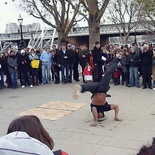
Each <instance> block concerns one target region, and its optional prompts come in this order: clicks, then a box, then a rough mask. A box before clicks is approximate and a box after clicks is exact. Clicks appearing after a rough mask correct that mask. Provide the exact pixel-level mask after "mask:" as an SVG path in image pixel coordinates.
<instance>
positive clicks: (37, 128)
mask: <svg viewBox="0 0 155 155" xmlns="http://www.w3.org/2000/svg"><path fill="white" fill-rule="evenodd" d="M14 131H23V132H26V133H27V134H28V135H29V136H30V137H33V138H35V139H38V140H39V141H40V142H42V143H44V144H45V145H47V146H48V147H49V148H50V149H53V147H54V141H53V139H52V138H51V137H50V136H49V134H48V132H47V131H46V130H45V129H44V127H43V125H42V124H41V122H40V120H39V118H38V117H36V116H34V115H26V116H22V117H19V118H17V119H15V120H13V121H12V122H11V123H10V125H9V127H8V131H7V134H9V133H11V132H14Z"/></svg>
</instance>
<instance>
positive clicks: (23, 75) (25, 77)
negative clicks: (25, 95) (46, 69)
mask: <svg viewBox="0 0 155 155" xmlns="http://www.w3.org/2000/svg"><path fill="white" fill-rule="evenodd" d="M26 81H28V84H29V85H32V79H31V75H30V72H21V85H24V86H25V85H26Z"/></svg>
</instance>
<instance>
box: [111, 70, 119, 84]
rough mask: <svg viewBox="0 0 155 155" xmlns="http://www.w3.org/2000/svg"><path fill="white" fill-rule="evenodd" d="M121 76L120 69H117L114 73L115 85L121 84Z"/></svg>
mask: <svg viewBox="0 0 155 155" xmlns="http://www.w3.org/2000/svg"><path fill="white" fill-rule="evenodd" d="M120 76H121V72H120V70H119V69H118V68H116V69H115V70H114V73H113V80H114V85H119V84H120Z"/></svg>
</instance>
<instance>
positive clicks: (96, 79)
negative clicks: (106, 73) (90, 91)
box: [93, 64, 103, 82]
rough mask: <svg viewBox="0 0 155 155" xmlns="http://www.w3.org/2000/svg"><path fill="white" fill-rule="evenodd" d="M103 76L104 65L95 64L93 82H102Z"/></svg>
mask: <svg viewBox="0 0 155 155" xmlns="http://www.w3.org/2000/svg"><path fill="white" fill-rule="evenodd" d="M102 74H103V70H102V65H101V64H95V65H94V76H93V77H94V79H93V82H100V81H101V79H102Z"/></svg>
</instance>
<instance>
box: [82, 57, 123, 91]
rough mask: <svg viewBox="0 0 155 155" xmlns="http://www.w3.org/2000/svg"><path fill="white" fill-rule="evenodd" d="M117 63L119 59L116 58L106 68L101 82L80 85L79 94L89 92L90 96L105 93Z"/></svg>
mask: <svg viewBox="0 0 155 155" xmlns="http://www.w3.org/2000/svg"><path fill="white" fill-rule="evenodd" d="M118 62H120V59H118V58H114V59H113V61H111V63H110V64H109V66H108V68H107V71H106V72H105V75H104V76H103V77H102V80H101V81H100V82H92V83H88V84H83V85H81V88H82V89H81V93H83V92H86V91H89V92H91V93H92V94H95V93H106V92H107V91H108V90H109V88H110V86H109V84H110V80H111V77H112V74H113V72H114V70H115V68H117V65H118Z"/></svg>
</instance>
